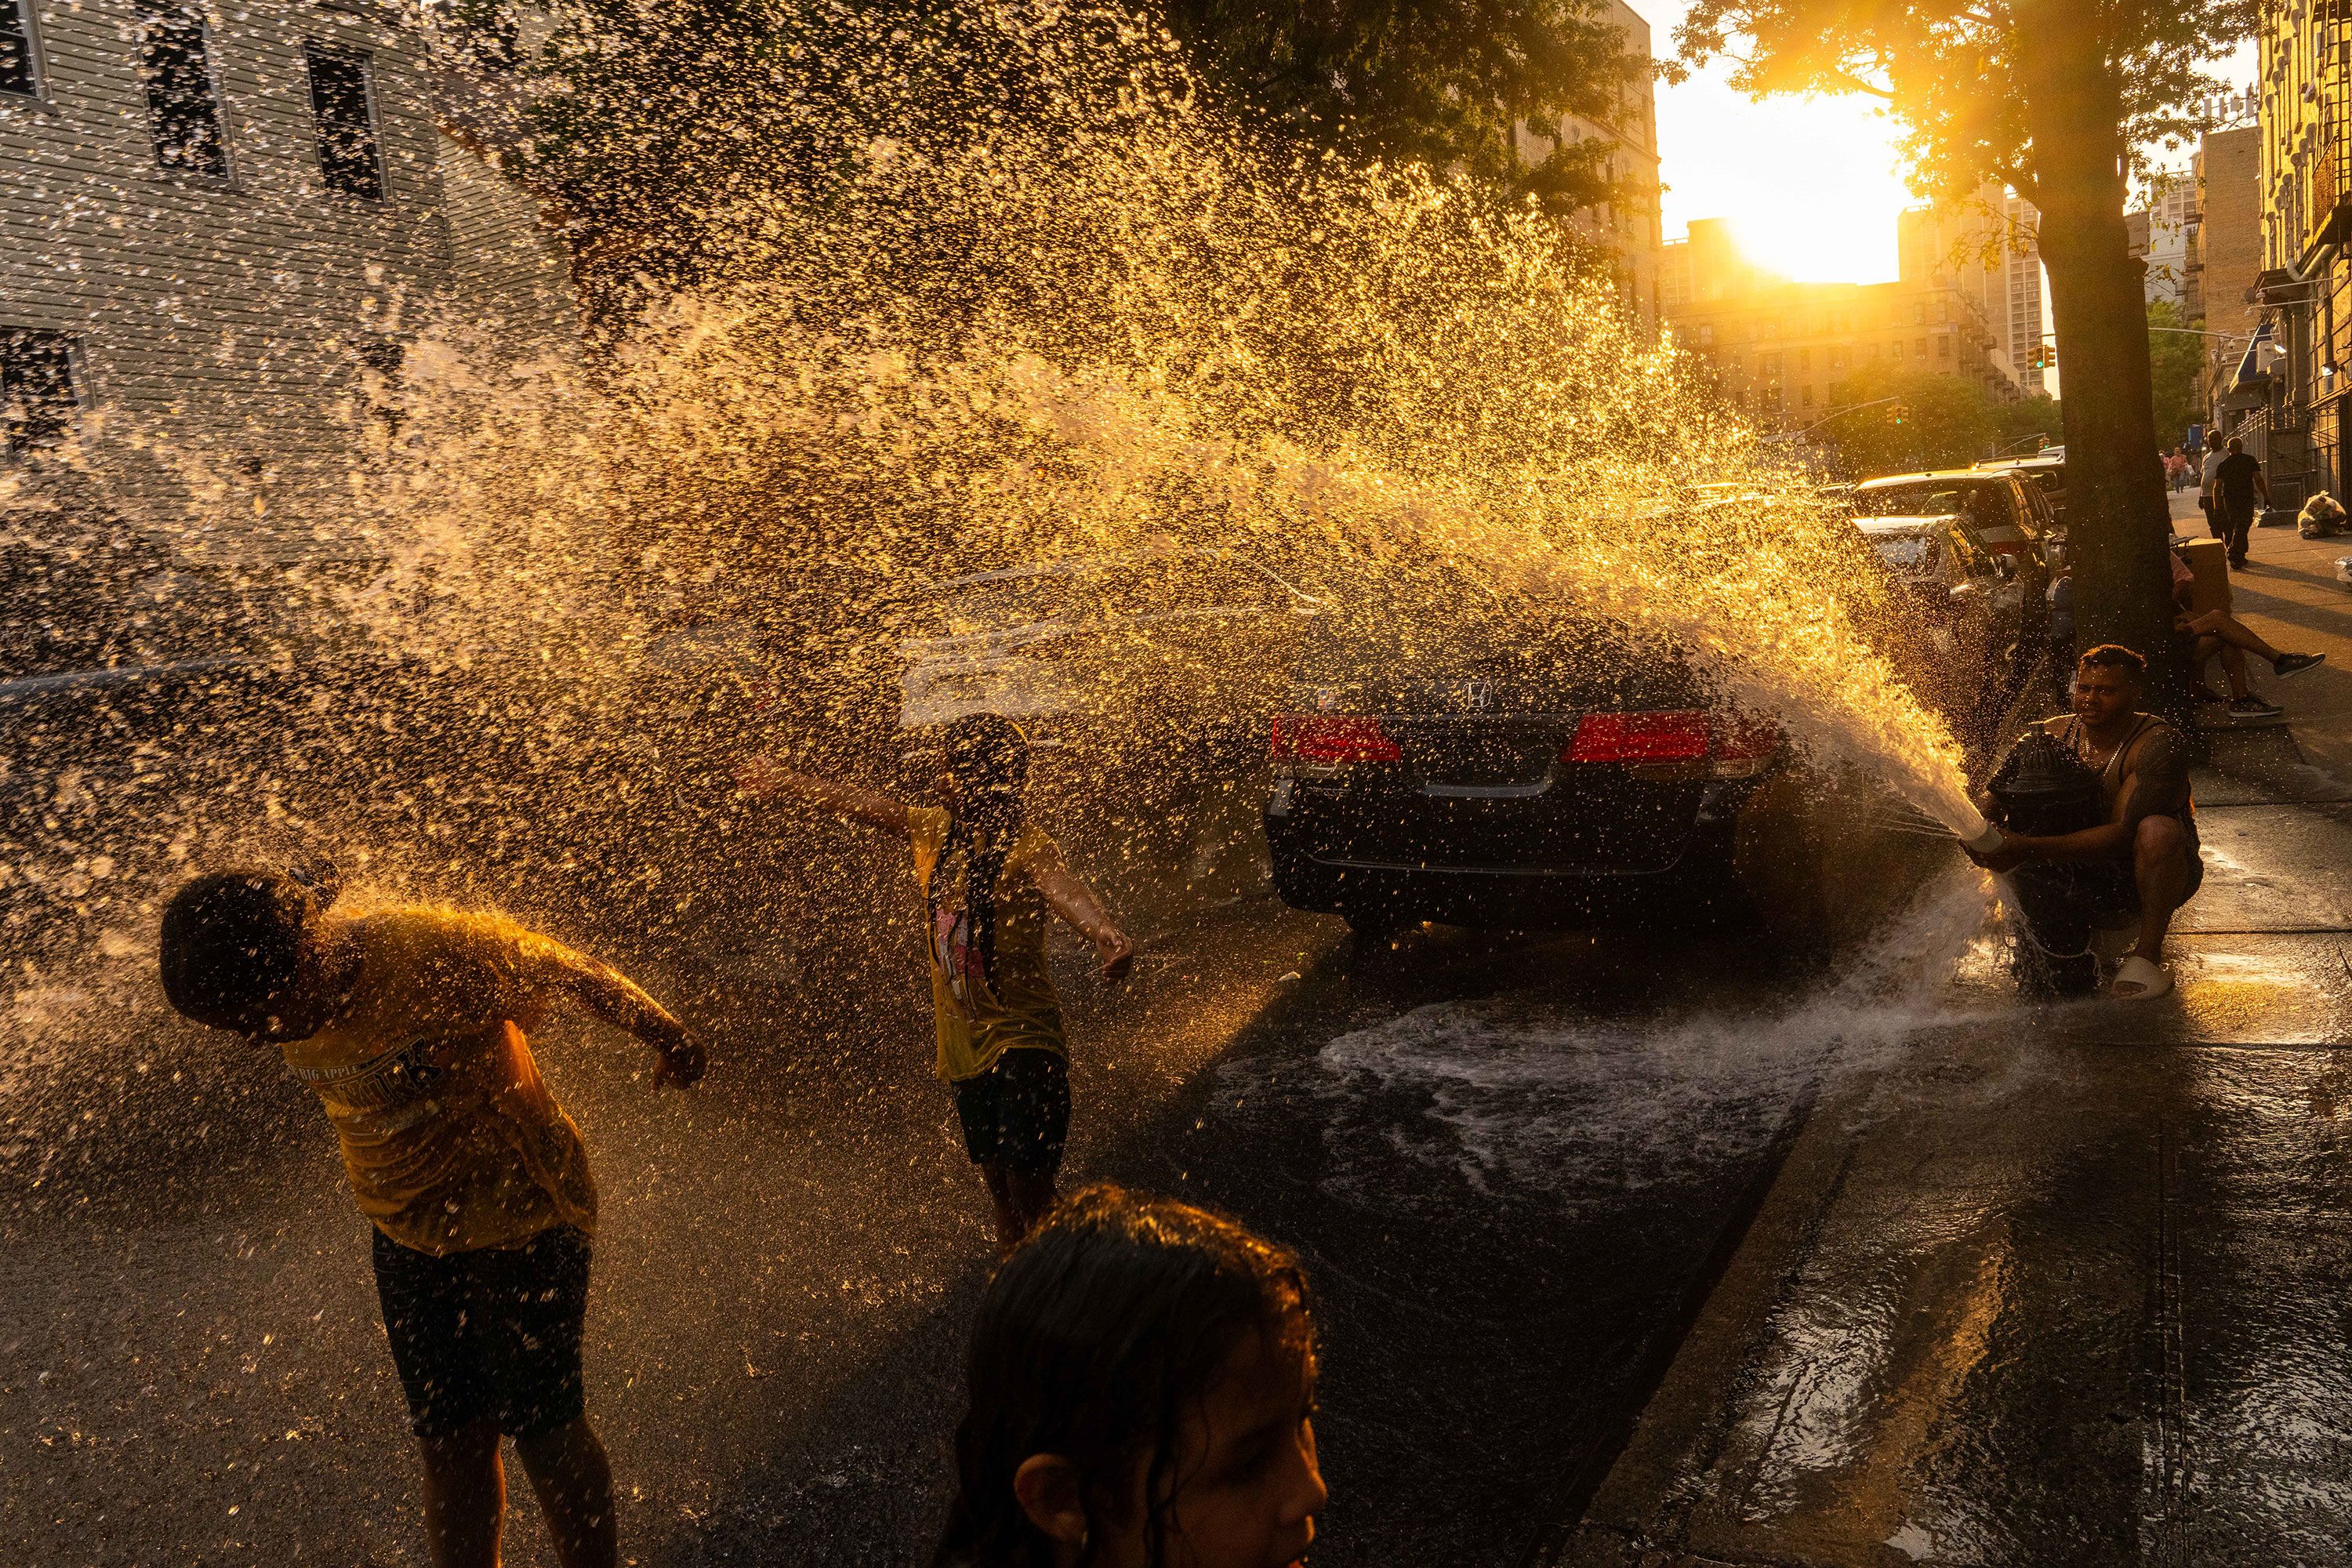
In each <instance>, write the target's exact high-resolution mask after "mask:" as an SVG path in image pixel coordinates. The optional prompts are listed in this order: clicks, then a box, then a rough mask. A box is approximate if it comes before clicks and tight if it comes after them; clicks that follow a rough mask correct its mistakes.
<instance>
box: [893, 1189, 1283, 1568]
mask: <svg viewBox="0 0 2352 1568" xmlns="http://www.w3.org/2000/svg"><path fill="white" fill-rule="evenodd" d="M1316 1370H1317V1369H1316V1344H1315V1325H1314V1318H1313V1315H1312V1311H1311V1309H1310V1307H1309V1304H1308V1300H1307V1279H1306V1276H1305V1274H1304V1273H1303V1272H1302V1271H1301V1269H1300V1268H1299V1266H1298V1260H1297V1258H1294V1257H1292V1256H1291V1255H1290V1254H1289V1253H1288V1252H1286V1251H1285V1250H1284V1249H1283V1248H1281V1247H1276V1246H1275V1245H1273V1244H1272V1243H1271V1242H1267V1241H1264V1240H1261V1239H1260V1238H1259V1237H1255V1236H1253V1235H1252V1234H1250V1232H1248V1231H1247V1230H1244V1229H1243V1228H1242V1227H1241V1226H1238V1225H1235V1224H1234V1222H1233V1221H1231V1220H1228V1219H1225V1218H1223V1217H1222V1216H1220V1215H1213V1214H1210V1213H1208V1212H1207V1211H1205V1210H1202V1209H1197V1208H1193V1207H1192V1206H1191V1205H1186V1204H1180V1203H1174V1202H1171V1201H1170V1200H1168V1199H1165V1198H1154V1197H1148V1196H1144V1195H1142V1194H1132V1193H1129V1192H1125V1191H1122V1190H1121V1189H1119V1188H1118V1187H1114V1186H1107V1185H1106V1186H1093V1187H1087V1188H1086V1189H1084V1190H1082V1191H1080V1192H1077V1193H1074V1194H1071V1195H1070V1196H1069V1197H1068V1198H1067V1199H1066V1200H1065V1201H1064V1202H1063V1203H1062V1205H1060V1206H1059V1207H1058V1208H1056V1209H1055V1211H1054V1213H1053V1214H1052V1215H1050V1216H1049V1217H1048V1218H1047V1219H1046V1221H1045V1224H1044V1225H1043V1226H1040V1227H1039V1228H1038V1229H1037V1230H1036V1231H1034V1232H1033V1233H1032V1234H1031V1235H1030V1237H1028V1239H1027V1240H1025V1241H1024V1242H1023V1243H1022V1244H1021V1246H1020V1247H1017V1248H1015V1249H1014V1250H1013V1253H1012V1255H1011V1256H1010V1257H1008V1258H1006V1259H1005V1260H1004V1262H1003V1265H1002V1266H1001V1267H1000V1268H998V1269H997V1271H996V1277H995V1279H992V1280H991V1281H990V1282H989V1287H988V1292H987V1294H986V1296H985V1297H984V1298H982V1301H981V1306H980V1315H979V1318H978V1320H977V1321H975V1322H974V1324H973V1325H972V1333H971V1358H970V1364H969V1391H968V1392H969V1398H970V1405H969V1406H968V1408H967V1412H966V1414H965V1415H964V1417H963V1421H962V1424H961V1426H959V1427H958V1429H957V1433H956V1483H957V1490H956V1498H955V1502H954V1505H953V1507H952V1508H951V1509H950V1512H949V1516H948V1526H947V1530H946V1532H945V1534H944V1535H943V1536H942V1538H941V1540H940V1547H939V1551H938V1553H937V1555H936V1556H935V1557H934V1558H933V1563H934V1568H1073V1565H1074V1564H1079V1563H1084V1564H1086V1565H1087V1568H1291V1565H1294V1564H1296V1563H1297V1562H1298V1561H1299V1559H1300V1558H1302V1557H1303V1556H1305V1555H1306V1552H1307V1546H1308V1545H1309V1544H1310V1543H1311V1542H1313V1541H1314V1539H1315V1516H1316V1514H1317V1513H1318V1512H1319V1511H1321V1510H1322V1507H1323V1504H1324V1502H1325V1501H1326V1500H1327V1498H1328V1493H1327V1492H1326V1491H1325V1489H1324V1486H1323V1477H1322V1472H1321V1470H1320V1468H1318V1465H1317V1462H1316V1457H1315V1426H1314V1420H1313V1416H1314V1409H1315V1382H1316Z"/></svg>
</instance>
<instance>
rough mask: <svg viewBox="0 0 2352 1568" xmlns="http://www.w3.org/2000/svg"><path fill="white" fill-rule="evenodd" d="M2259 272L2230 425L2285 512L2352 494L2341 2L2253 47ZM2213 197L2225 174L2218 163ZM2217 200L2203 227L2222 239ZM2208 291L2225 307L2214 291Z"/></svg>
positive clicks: (2347, 79)
mask: <svg viewBox="0 0 2352 1568" xmlns="http://www.w3.org/2000/svg"><path fill="white" fill-rule="evenodd" d="M2257 47H2258V49H2259V51H2260V63H2261V68H2262V74H2261V79H2260V83H2259V86H2260V90H2261V105H2260V112H2259V120H2258V125H2257V129H2258V130H2259V132H2260V140H2261V154H2262V155H2261V167H2260V171H2259V174H2258V175H2257V181H2258V186H2259V192H2260V200H2261V204H2262V263H2263V267H2262V270H2261V271H2260V272H2259V273H2257V274H2256V275H2255V278H2254V280H2253V284H2252V292H2251V299H2250V303H2251V304H2252V305H2253V306H2254V307H2255V310H2256V311H2257V318H2256V321H2255V326H2254V336H2255V337H2256V339H2257V340H2259V341H2258V342H2256V343H2255V344H2253V345H2252V346H2250V347H2249V348H2247V349H2245V350H2242V351H2241V353H2240V355H2239V366H2238V368H2236V369H2233V370H2231V371H2227V372H2225V373H2224V374H2223V375H2222V376H2221V378H2220V379H2221V380H2222V381H2223V382H2225V383H2226V385H2224V386H2222V387H2221V398H2220V403H2221V411H2220V422H2221V424H2222V425H2223V426H2224V427H2225V430H2226V433H2228V434H2231V435H2237V436H2242V437H2245V438H2246V440H2247V443H2248V449H2249V450H2251V451H2253V452H2255V453H2256V454H2257V455H2258V456H2260V457H2261V458H2263V464H2264V467H2265V468H2266V469H2267V470H2268V477H2269V479H2270V485H2271V490H2272V493H2273V496H2274V497H2276V498H2277V500H2278V501H2279V503H2280V504H2283V505H2288V506H2292V505H2295V504H2298V503H2299V502H2300V500H2301V499H2302V497H2303V495H2304V494H2305V493H2306V492H2307V491H2308V490H2310V489H2322V488H2324V489H2329V490H2332V491H2335V492H2336V493H2337V494H2343V493H2346V492H2347V490H2352V454H2347V442H2346V438H2345V437H2346V431H2345V410H2344V399H2345V392H2346V384H2347V378H2346V376H2345V375H2344V374H2343V366H2344V364H2345V363H2346V355H2347V353H2352V262H2347V258H2346V255H2345V247H2346V243H2347V237H2352V10H2347V7H2346V6H2344V5H2340V4H2336V3H2334V0H2283V3H2281V4H2277V5H2270V6H2266V7H2265V8H2264V9H2263V25H2262V32H2261V35H2260V37H2259V38H2258V39H2257ZM2207 173H2208V175H2209V184H2210V182H2211V180H2212V177H2213V176H2214V175H2216V174H2217V173H2218V171H2217V170H2216V169H2215V168H2214V167H2213V166H2212V164H2211V163H2209V165H2208V170H2207ZM2219 217H2220V215H2219V213H2218V212H2217V211H2216V208H2215V205H2214V204H2213V203H2212V202H2211V201H2210V199H2209V201H2208V204H2207V206H2206V208H2205V212H2204V216H2203V223H2202V225H2201V226H2200V228H2213V227H2215V226H2218V222H2219ZM2205 291H2206V295H2207V297H2208V299H2209V300H2211V301H2212V307H2211V308H2213V309H2221V308H2226V306H2227V304H2228V301H2227V300H2224V299H2222V298H2221V288H2220V287H2219V285H2218V281H2217V279H2215V278H2214V277H2213V276H2212V275H2211V274H2209V275H2208V277H2207V279H2206V284H2205Z"/></svg>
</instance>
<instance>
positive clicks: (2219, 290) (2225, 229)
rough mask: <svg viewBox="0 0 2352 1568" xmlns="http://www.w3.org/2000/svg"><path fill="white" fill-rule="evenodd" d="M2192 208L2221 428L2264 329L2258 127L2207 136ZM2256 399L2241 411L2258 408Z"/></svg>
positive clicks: (2210, 378) (2215, 413) (2194, 269)
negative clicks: (2259, 295)
mask: <svg viewBox="0 0 2352 1568" xmlns="http://www.w3.org/2000/svg"><path fill="white" fill-rule="evenodd" d="M2191 167H2192V169H2193V171H2194V175H2195V179H2196V184H2197V206H2196V210H2195V211H2193V212H2192V213H2191V214H2190V215H2189V271H2190V276H2191V278H2192V279H2193V280H2194V295H2195V300H2196V302H2197V305H2198V307H2199V312H2198V316H2197V324H2198V325H2200V326H2201V327H2203V328H2204V329H2205V330H2206V331H2208V332H2211V333H2216V334H2219V335H2217V336H2213V337H2208V338H2207V339H2205V390H2206V400H2205V407H2206V413H2207V422H2208V423H2209V424H2219V423H2221V420H2222V416H2224V415H2225V414H2227V413H2229V412H2231V410H2229V409H2228V408H2226V407H2225V406H2224V405H2225V404H2226V403H2228V402H2229V401H2230V399H2231V395H2232V394H2233V392H2234V387H2233V385H2232V384H2233V383H2234V381H2235V379H2236V375H2237V370H2238V364H2239V362H2240V360H2241V359H2242V358H2243V357H2244V354H2245V350H2246V345H2247V343H2248V342H2251V341H2252V337H2253V333H2254V330H2255V328H2256V327H2258V326H2259V325H2260V324H2261V314H2262V310H2261V307H2260V306H2259V305H2258V304H2257V303H2256V302H2255V285H2256V283H2257V281H2258V280H2259V279H2261V277H2262V274H2263V182H2262V174H2263V142H2262V131H2261V128H2260V127H2258V126H2252V125H2247V126H2242V127H2240V128H2238V129H2236V130H2231V131H2209V132H2206V133H2205V134H2204V136H2203V137H2202V138H2201V139H2200V142H2199V144H2198V148H2197V157H2196V161H2195V163H2193V164H2192V165H2191ZM2262 401H2263V400H2262V399H2261V398H2260V397H2259V396H2258V397H2256V398H2254V399H2253V401H2252V402H2251V403H2248V404H2245V405H2243V406H2246V407H2255V406H2260V405H2261V403H2262Z"/></svg>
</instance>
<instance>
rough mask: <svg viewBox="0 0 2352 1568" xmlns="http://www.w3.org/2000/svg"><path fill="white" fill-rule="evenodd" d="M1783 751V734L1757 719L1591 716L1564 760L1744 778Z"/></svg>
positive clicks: (1694, 714)
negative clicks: (1719, 719)
mask: <svg viewBox="0 0 2352 1568" xmlns="http://www.w3.org/2000/svg"><path fill="white" fill-rule="evenodd" d="M1779 750H1780V731H1777V730H1776V729H1774V728H1773V727H1772V726H1771V725H1769V724H1766V723H1762V722H1759V721H1756V720H1753V719H1745V718H1738V719H1733V720H1730V721H1727V722H1718V721H1716V720H1715V719H1714V718H1712V717H1711V716H1709V715H1708V714H1706V713H1701V712H1681V711H1675V712H1664V713H1587V714H1586V715H1585V716H1584V717H1583V718H1581V719H1580V720H1578V721H1577V724H1576V734H1575V736H1574V737H1573V738H1572V739H1570V742H1569V743H1568V746H1567V749H1566V750H1564V751H1563V752H1561V753H1560V757H1561V760H1562V761H1564V762H1570V763H1618V764H1620V765H1622V766H1624V767H1630V768H1632V769H1633V770H1635V771H1636V772H1638V773H1649V772H1652V771H1656V772H1658V773H1664V774H1667V775H1670V776H1676V777H1690V776H1692V775H1694V774H1700V773H1713V774H1714V775H1715V776H1716V777H1717V778H1725V779H1741V778H1752V777H1753V776H1755V775H1756V774H1758V773H1762V772H1763V771H1764V769H1765V767H1766V765H1767V764H1769V763H1770V761H1771V759H1772V754H1773V753H1774V752H1777V751H1779ZM1701 763H1705V764H1706V766H1705V767H1701V766H1699V765H1698V764H1701Z"/></svg>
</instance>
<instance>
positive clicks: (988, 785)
mask: <svg viewBox="0 0 2352 1568" xmlns="http://www.w3.org/2000/svg"><path fill="white" fill-rule="evenodd" d="M735 776H736V782H737V783H738V784H740V786H741V787H742V789H743V791H744V793H745V794H747V795H752V796H755V797H765V796H768V795H777V794H783V795H792V796H794V797H795V798H797V799H799V800H801V801H803V802H805V803H806V804H808V805H813V806H815V807H816V808H818V809H819V810H822V811H826V812H830V813H831V814H833V815H834V816H839V817H842V818H844V819H845V820H847V821H852V822H863V823H866V824H867V825H868V826H874V827H879V828H881V829H883V830H884V831H886V832H888V833H892V834H896V835H900V836H903V837H906V838H907V840H908V842H909V843H910V844H911V845H912V846H913V848H914V871H915V886H916V889H917V891H918V892H919V894H920V895H921V898H922V919H923V945H924V950H925V952H928V953H929V959H930V971H931V1003H932V1011H933V1014H934V1016H935V1022H936V1035H937V1038H938V1046H939V1054H938V1058H937V1065H938V1070H939V1075H940V1078H941V1079H944V1080H946V1082H947V1083H948V1084H949V1085H950V1086H951V1087H952V1088H953V1089H954V1090H955V1101H956V1115H957V1119H958V1120H959V1121H961V1123H962V1126H963V1138H964V1148H965V1152H967V1153H969V1154H970V1155H971V1161H972V1163H973V1164H975V1165H977V1166H979V1167H980V1173H981V1179H982V1182H983V1183H984V1184H986V1186H987V1188H988V1195H989V1199H990V1201H991V1203H992V1205H994V1207H995V1212H996V1237H997V1244H998V1246H999V1247H1002V1248H1003V1249H1005V1250H1007V1251H1009V1250H1011V1248H1012V1247H1013V1244H1014V1243H1016V1242H1018V1241H1019V1240H1020V1239H1021V1238H1022V1237H1023V1236H1024V1235H1026V1234H1027V1233H1028V1231H1029V1230H1030V1228H1031V1227H1032V1226H1034V1225H1035V1224H1036V1223H1037V1222H1038V1221H1039V1220H1040V1219H1042V1218H1044V1217H1045V1211H1046V1210H1047V1209H1049V1208H1051V1207H1052V1206H1053V1203H1054V1181H1055V1175H1056V1173H1058V1171H1059V1170H1060V1168H1061V1163H1062V1150H1063V1145H1064V1144H1065V1142H1066V1141H1067V1139H1068V1136H1069V1129H1070V1079H1069V1065H1068V1064H1069V1047H1068V1045H1067V1043H1066V1038H1065V1035H1064V1031H1063V1026H1062V1004H1061V998H1060V996H1059V994H1057V993H1056V992H1055V989H1054V976H1053V973H1052V971H1051V970H1050V969H1049V968H1048V967H1047V966H1046V963H1045V916H1046V913H1047V911H1048V910H1051V911H1052V912H1053V913H1054V914H1056V915H1059V916H1060V917H1061V918H1062V919H1063V920H1064V921H1067V922H1068V923H1069V924H1070V925H1071V926H1072V927H1073V928H1074V929H1075V930H1076V931H1077V932H1078V934H1079V935H1081V936H1083V937H1085V938H1086V939H1087V942H1091V943H1093V945H1094V949H1095V955H1096V957H1097V959H1098V960H1099V961H1100V963H1101V965H1102V973H1103V975H1104V977H1105V978H1106V979H1110V980H1118V979H1122V978H1124V977H1125V976H1126V974H1127V972H1128V969H1129V966H1130V965H1131V964H1132V963H1134V959H1135V947H1134V944H1133V943H1131V942H1129V941H1128V939H1127V935H1126V933H1125V932H1124V931H1120V930H1119V928H1118V924H1117V922H1115V921H1113V920H1112V919H1111V918H1110V916H1109V915H1108V913H1106V912H1105V911H1104V910H1103V907H1102V903H1101V901H1100V900H1097V898H1096V897H1095V894H1094V891H1093V889H1090V888H1088V887H1087V884H1086V883H1085V882H1084V881H1082V880H1080V879H1079V878H1078V877H1077V875H1076V873H1074V872H1072V871H1071V870H1070V869H1069V868H1068V867H1067V866H1066V865H1065V864H1064V863H1063V861H1062V852H1061V850H1060V849H1059V848H1058V847H1056V846H1055V843H1054V841H1053V839H1051V838H1049V837H1046V836H1045V833H1044V832H1043V831H1042V830H1040V829H1039V828H1038V827H1037V826H1034V824H1033V823H1031V822H1030V821H1029V818H1028V810H1027V806H1026V805H1025V803H1024V791H1025V790H1026V788H1027V786H1028V782H1029V742H1028V738H1027V737H1026V736H1024V735H1023V734H1022V732H1021V731H1020V729H1019V727H1018V726H1016V725H1014V724H1013V722H1012V721H1010V720H1007V719H1003V718H999V717H997V716H996V715H994V714H991V713H982V714H976V715H973V716H972V717H970V718H966V719H961V720H958V721H956V722H955V723H953V724H951V725H950V726H949V728H948V732H947V766H946V770H945V772H944V773H942V774H941V775H940V781H939V784H940V796H941V798H942V800H943V801H944V802H945V803H946V804H945V805H944V806H943V807H934V806H923V805H908V804H907V803H906V802H904V801H900V800H896V799H893V798H892V797H890V796H888V795H876V794H873V793H871V792H869V791H866V790H863V789H859V788H857V787H856V786H855V785H852V784H837V783H835V782H834V781H832V780H830V779H821V778H814V777H811V776H810V775H808V774H805V773H795V772H793V771H792V770H791V769H789V768H786V767H784V766H783V765H782V764H781V763H778V762H776V761H775V760H774V759H773V758H772V757H764V756H762V757H752V758H748V759H746V760H745V761H744V763H742V764H741V765H740V767H739V768H738V769H737V770H736V775H735Z"/></svg>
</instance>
